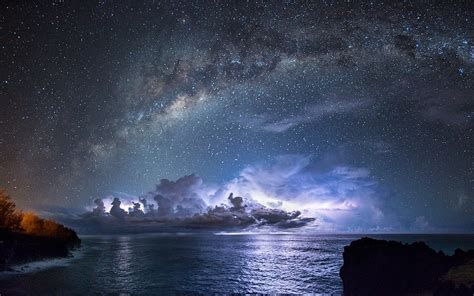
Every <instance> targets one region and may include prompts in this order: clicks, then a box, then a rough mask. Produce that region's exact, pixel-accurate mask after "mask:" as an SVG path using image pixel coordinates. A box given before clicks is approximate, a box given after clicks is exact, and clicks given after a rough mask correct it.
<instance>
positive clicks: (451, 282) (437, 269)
mask: <svg viewBox="0 0 474 296" xmlns="http://www.w3.org/2000/svg"><path fill="white" fill-rule="evenodd" d="M343 257H344V265H343V266H342V268H341V271H340V276H341V279H342V283H343V289H344V294H343V295H344V296H358V295H364V296H370V295H387V296H391V295H414V294H415V295H417V294H418V293H428V294H427V295H436V296H437V295H469V296H471V295H473V293H474V285H471V283H473V282H474V273H471V274H470V275H469V274H468V278H467V279H466V278H463V279H462V280H461V281H457V280H456V278H455V276H452V274H453V270H454V269H456V268H460V267H472V266H471V265H472V264H473V262H474V261H473V260H474V250H471V251H467V252H465V251H462V250H459V249H458V250H456V252H455V254H454V255H452V256H447V255H445V254H444V253H443V252H441V251H439V252H436V251H435V250H433V249H431V248H430V247H428V246H427V245H426V244H425V243H423V242H416V243H413V244H402V243H401V242H396V241H384V240H375V239H371V238H367V237H365V238H362V239H360V240H356V241H353V242H352V243H351V244H350V246H346V247H344V254H343ZM469 270H473V269H469ZM450 275H451V276H450ZM463 276H465V274H464V275H463ZM469 276H470V279H469ZM423 295H425V294H423Z"/></svg>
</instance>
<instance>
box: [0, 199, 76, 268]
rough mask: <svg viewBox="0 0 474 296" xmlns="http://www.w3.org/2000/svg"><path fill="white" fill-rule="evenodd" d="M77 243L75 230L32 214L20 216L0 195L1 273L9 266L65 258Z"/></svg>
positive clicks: (9, 202) (8, 201) (9, 201)
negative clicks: (44, 259) (45, 259)
mask: <svg viewBox="0 0 474 296" xmlns="http://www.w3.org/2000/svg"><path fill="white" fill-rule="evenodd" d="M80 242H81V241H80V239H79V238H78V236H77V234H76V233H75V232H74V230H72V229H69V228H67V227H64V226H63V225H61V224H58V223H56V222H54V221H52V220H48V219H42V218H40V217H38V216H37V215H35V214H34V213H31V212H26V213H23V212H22V211H20V210H18V209H17V208H16V205H15V203H14V202H13V201H12V199H11V198H10V197H9V196H8V195H7V194H5V192H3V191H0V270H4V269H6V268H8V266H9V265H11V264H17V263H25V262H29V261H32V260H39V259H43V258H52V257H65V256H67V255H68V254H69V251H70V250H71V249H72V248H74V247H77V246H79V245H80Z"/></svg>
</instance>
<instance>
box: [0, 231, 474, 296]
mask: <svg viewBox="0 0 474 296" xmlns="http://www.w3.org/2000/svg"><path fill="white" fill-rule="evenodd" d="M362 236H364V235H295V234H245V235H243V234H238V235H235V234H234V235H229V234H225V235H224V234H143V235H114V236H84V237H81V239H82V244H83V246H82V247H81V249H80V250H78V251H76V252H75V253H74V257H73V258H67V259H61V260H49V261H43V262H36V263H30V264H27V265H24V266H19V267H16V268H15V270H16V271H11V272H4V273H2V274H0V294H1V295H2V296H3V295H105V294H106V295H174V294H199V293H200V294H207V295H208V294H214V293H216V294H228V293H290V294H313V295H341V292H342V287H341V281H340V279H339V269H340V267H341V265H342V252H343V249H344V246H346V245H349V244H350V242H351V241H352V240H355V239H358V238H360V237H362ZM369 236H371V237H375V238H381V239H393V240H397V241H403V242H413V241H417V240H423V241H425V242H427V243H428V244H429V245H430V246H432V247H433V248H435V249H437V250H443V251H445V252H447V253H452V252H453V251H454V249H455V248H457V247H461V248H464V249H474V235H369Z"/></svg>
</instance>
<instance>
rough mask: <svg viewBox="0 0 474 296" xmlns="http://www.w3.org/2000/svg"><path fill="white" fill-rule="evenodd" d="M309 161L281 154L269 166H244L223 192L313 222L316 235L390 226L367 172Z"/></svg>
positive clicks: (388, 215)
mask: <svg viewBox="0 0 474 296" xmlns="http://www.w3.org/2000/svg"><path fill="white" fill-rule="evenodd" d="M312 158H313V157H312V156H311V155H306V156H305V155H284V156H280V157H278V158H277V159H276V160H275V162H274V163H273V164H271V165H268V164H266V165H265V164H261V165H252V166H248V167H247V168H245V169H244V170H243V171H242V172H241V173H240V175H239V176H238V177H237V178H235V179H234V180H232V181H230V182H229V183H227V184H226V187H227V189H228V190H230V191H232V192H235V193H236V194H238V195H242V196H243V197H244V198H245V197H246V198H252V199H253V200H254V201H255V202H257V203H259V204H262V205H264V206H266V207H269V208H279V209H282V210H284V211H286V212H292V211H301V213H303V214H304V215H305V216H308V217H316V218H317V219H318V229H319V230H324V231H374V230H382V229H384V230H389V229H388V227H389V225H395V224H394V221H393V213H390V212H389V211H386V210H384V208H383V203H382V202H381V198H382V197H381V194H380V189H379V185H378V184H377V182H376V181H375V180H374V179H373V178H372V176H371V173H370V170H368V169H367V168H363V167H353V166H349V165H345V164H344V163H341V162H335V161H333V160H332V158H331V157H330V156H328V157H325V158H322V159H320V160H318V161H316V160H312Z"/></svg>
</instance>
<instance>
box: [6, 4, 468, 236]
mask: <svg viewBox="0 0 474 296" xmlns="http://www.w3.org/2000/svg"><path fill="white" fill-rule="evenodd" d="M46 2H48V1H41V3H37V4H34V3H33V1H24V2H23V3H20V1H11V3H8V1H7V3H5V1H2V3H1V7H0V102H1V105H0V187H3V188H5V189H6V190H7V192H8V193H9V194H10V195H11V196H12V197H13V198H14V199H15V201H16V202H17V204H18V205H19V206H21V207H23V208H32V209H38V210H40V209H45V208H48V209H52V208H65V209H85V208H86V207H89V206H91V205H92V204H93V203H92V201H93V200H94V199H96V198H102V197H105V196H108V195H110V194H112V195H114V194H115V195H117V194H119V195H121V196H125V195H126V194H127V195H130V196H138V195H140V194H143V193H146V192H148V191H150V190H153V189H154V188H155V186H156V184H158V183H159V182H160V179H162V178H167V179H170V180H176V179H178V178H180V177H182V176H185V175H189V174H192V173H195V174H196V175H198V176H200V177H201V178H202V184H201V183H199V186H200V189H199V192H200V194H202V195H203V196H202V199H203V200H204V201H206V203H207V204H208V205H213V204H218V203H219V202H221V201H222V200H225V197H226V196H227V195H228V193H229V192H231V191H232V192H234V194H238V195H241V196H243V197H244V198H246V199H248V200H253V201H255V202H258V203H261V204H265V206H268V207H274V208H282V209H285V210H295V209H299V210H301V211H302V212H303V214H304V215H306V216H308V217H315V218H316V219H317V220H316V221H317V225H318V226H316V229H318V227H319V229H320V230H321V231H323V230H325V231H413V232H416V231H448V232H458V231H470V232H472V231H474V220H473V218H472V217H473V216H474V189H473V182H474V181H473V180H474V157H473V156H474V152H473V149H472V147H473V146H474V145H473V144H474V141H473V139H472V135H473V132H472V131H473V130H472V129H473V115H474V24H473V15H474V6H473V5H472V4H470V3H469V1H459V2H460V3H456V1H448V3H447V4H439V3H438V4H434V3H431V4H430V3H429V2H428V1H415V2H417V3H418V2H420V4H409V3H395V2H394V1H388V2H387V3H382V2H378V1H377V3H369V2H366V3H365V4H361V3H343V2H341V3H338V2H336V1H325V2H323V1H315V3H312V4H310V3H307V1H302V2H299V1H268V2H263V1H255V2H254V1H181V2H180V1H170V2H158V1H148V2H146V4H135V3H134V2H133V1H122V2H121V3H118V2H116V1H99V2H95V1H89V2H88V3H87V4H85V3H83V2H85V1H74V2H71V1H67V0H65V1H53V2H50V3H49V4H48V3H46ZM270 2H271V3H270ZM433 2H434V1H433ZM436 2H438V1H436ZM200 182H201V181H200ZM203 192H204V193H203ZM220 195H222V196H224V199H223V198H220Z"/></svg>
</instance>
